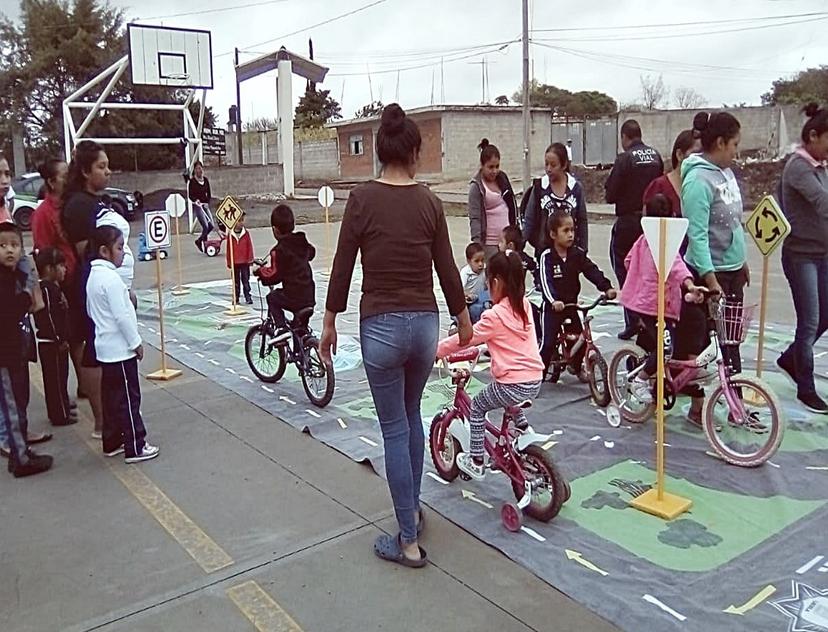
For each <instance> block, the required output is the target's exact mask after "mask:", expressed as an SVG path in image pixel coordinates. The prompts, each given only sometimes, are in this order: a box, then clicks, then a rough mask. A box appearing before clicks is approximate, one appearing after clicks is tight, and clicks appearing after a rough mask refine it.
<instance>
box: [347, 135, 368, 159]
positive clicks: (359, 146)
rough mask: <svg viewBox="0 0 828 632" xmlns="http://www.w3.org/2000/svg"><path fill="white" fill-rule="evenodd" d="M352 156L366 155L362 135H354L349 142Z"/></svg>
mask: <svg viewBox="0 0 828 632" xmlns="http://www.w3.org/2000/svg"><path fill="white" fill-rule="evenodd" d="M348 144H349V146H350V148H351V155H352V156H361V155H362V154H364V153H365V145H364V143H363V142H362V134H354V135H353V136H351V138H350V141H349V143H348Z"/></svg>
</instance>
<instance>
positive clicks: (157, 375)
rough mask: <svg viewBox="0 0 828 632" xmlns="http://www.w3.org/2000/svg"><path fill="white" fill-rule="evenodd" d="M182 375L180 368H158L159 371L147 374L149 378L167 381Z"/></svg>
mask: <svg viewBox="0 0 828 632" xmlns="http://www.w3.org/2000/svg"><path fill="white" fill-rule="evenodd" d="M179 375H181V371H179V370H178V369H158V370H157V371H155V372H153V373H150V374H148V375H147V379H148V380H156V381H158V382H166V381H168V380H172V379H175V378H177V377H178V376H179Z"/></svg>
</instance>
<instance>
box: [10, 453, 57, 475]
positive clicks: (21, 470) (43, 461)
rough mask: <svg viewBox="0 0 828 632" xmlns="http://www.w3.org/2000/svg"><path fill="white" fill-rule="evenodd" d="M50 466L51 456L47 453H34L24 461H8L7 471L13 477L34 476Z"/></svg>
mask: <svg viewBox="0 0 828 632" xmlns="http://www.w3.org/2000/svg"><path fill="white" fill-rule="evenodd" d="M51 467H52V457H51V456H49V455H48V454H35V455H32V457H31V458H30V459H29V460H28V461H27V462H26V463H12V462H11V461H9V471H10V472H11V473H12V474H14V477H15V478H23V477H24V476H34V475H35V474H40V473H41V472H45V471H46V470H48V469H49V468H51Z"/></svg>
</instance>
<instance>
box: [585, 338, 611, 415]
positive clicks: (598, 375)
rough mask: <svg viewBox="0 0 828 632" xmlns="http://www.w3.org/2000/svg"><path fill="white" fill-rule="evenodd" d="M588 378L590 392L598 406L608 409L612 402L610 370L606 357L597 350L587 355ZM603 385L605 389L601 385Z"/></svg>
mask: <svg viewBox="0 0 828 632" xmlns="http://www.w3.org/2000/svg"><path fill="white" fill-rule="evenodd" d="M587 376H588V377H589V392H590V393H591V394H592V401H594V402H595V405H596V406H600V407H601V408H606V407H607V406H609V403H610V401H612V396H611V395H610V391H609V368H608V367H607V361H606V360H604V356H603V355H601V352H600V351H598V350H597V349H593V350H592V351H591V352H590V353H589V354H588V355H587ZM601 384H603V387H601V386H600V385H601Z"/></svg>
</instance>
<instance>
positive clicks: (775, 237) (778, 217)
mask: <svg viewBox="0 0 828 632" xmlns="http://www.w3.org/2000/svg"><path fill="white" fill-rule="evenodd" d="M747 230H748V232H749V233H750V236H751V237H753V241H754V242H756V246H757V247H758V248H759V250H760V251H761V253H762V255H763V256H765V257H769V256H770V254H771V253H772V252H773V251H774V250H776V248H777V246H779V244H781V243H782V241H783V240H784V239H785V237H786V236H787V234H788V233H789V232H791V225H790V224H789V223H788V220H787V219H786V218H785V215H784V214H783V213H782V209H781V208H779V204H777V203H776V200H775V199H774V197H773V196H772V195H766V196H765V197H763V198H762V200H761V201H760V202H759V204H757V206H756V208H755V209H753V213H751V214H750V217H748V220H747Z"/></svg>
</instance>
